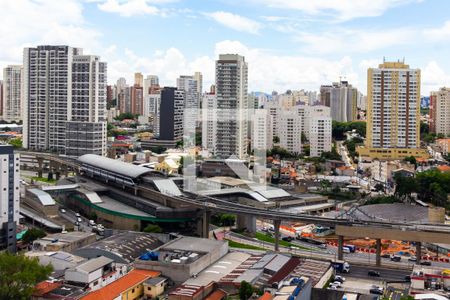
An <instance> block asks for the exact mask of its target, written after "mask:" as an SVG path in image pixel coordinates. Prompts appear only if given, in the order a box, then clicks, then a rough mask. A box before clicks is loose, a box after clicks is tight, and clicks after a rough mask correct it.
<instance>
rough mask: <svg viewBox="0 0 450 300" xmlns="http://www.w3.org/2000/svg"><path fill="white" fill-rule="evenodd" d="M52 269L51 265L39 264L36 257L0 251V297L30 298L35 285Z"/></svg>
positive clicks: (18, 299)
mask: <svg viewBox="0 0 450 300" xmlns="http://www.w3.org/2000/svg"><path fill="white" fill-rule="evenodd" d="M52 271H53V268H52V266H51V265H47V266H41V265H40V264H39V262H38V259H37V258H28V257H26V256H24V255H14V254H10V253H7V252H4V253H0V299H15V300H22V299H23V300H26V299H30V297H31V295H32V294H33V291H34V287H35V285H36V284H37V283H39V282H41V281H43V280H45V279H47V278H48V276H49V275H50V274H51V273H52Z"/></svg>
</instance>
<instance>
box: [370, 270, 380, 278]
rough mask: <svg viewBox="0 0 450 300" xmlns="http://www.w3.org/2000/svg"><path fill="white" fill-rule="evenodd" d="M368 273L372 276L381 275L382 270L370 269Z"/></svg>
mask: <svg viewBox="0 0 450 300" xmlns="http://www.w3.org/2000/svg"><path fill="white" fill-rule="evenodd" d="M367 275H369V276H370V277H380V272H378V271H374V270H369V272H367Z"/></svg>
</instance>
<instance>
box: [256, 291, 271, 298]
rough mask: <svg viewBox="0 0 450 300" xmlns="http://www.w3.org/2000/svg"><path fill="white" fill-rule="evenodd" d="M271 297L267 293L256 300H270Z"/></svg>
mask: <svg viewBox="0 0 450 300" xmlns="http://www.w3.org/2000/svg"><path fill="white" fill-rule="evenodd" d="M272 299H273V296H272V294H271V293H269V292H265V293H264V294H263V295H262V296H261V297H259V299H258V300H272Z"/></svg>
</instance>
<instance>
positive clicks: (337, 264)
mask: <svg viewBox="0 0 450 300" xmlns="http://www.w3.org/2000/svg"><path fill="white" fill-rule="evenodd" d="M331 265H332V266H333V268H334V270H335V271H336V273H350V264H349V263H348V262H346V261H343V260H334V261H332V262H331Z"/></svg>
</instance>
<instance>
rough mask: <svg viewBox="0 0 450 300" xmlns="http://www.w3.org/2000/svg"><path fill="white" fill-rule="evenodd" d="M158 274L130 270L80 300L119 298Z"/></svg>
mask: <svg viewBox="0 0 450 300" xmlns="http://www.w3.org/2000/svg"><path fill="white" fill-rule="evenodd" d="M159 275H160V272H155V271H148V270H136V269H135V270H132V271H130V272H129V273H128V274H127V275H125V276H123V277H122V278H120V279H118V280H116V281H114V282H113V283H111V284H108V285H107V286H105V287H103V288H101V289H99V290H96V291H94V292H92V293H89V294H88V295H87V296H84V297H83V298H81V299H82V300H111V299H116V298H117V297H119V296H120V295H121V294H122V293H123V292H124V291H126V290H128V289H130V288H132V287H134V286H136V285H138V284H140V283H141V282H144V281H146V280H147V279H149V278H152V277H157V276H159Z"/></svg>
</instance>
